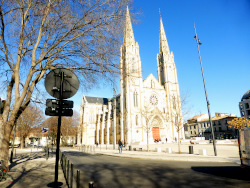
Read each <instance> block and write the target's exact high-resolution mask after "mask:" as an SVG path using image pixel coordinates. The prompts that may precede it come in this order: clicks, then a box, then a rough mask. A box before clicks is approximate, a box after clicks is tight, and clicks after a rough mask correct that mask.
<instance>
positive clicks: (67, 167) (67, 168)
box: [59, 151, 80, 188]
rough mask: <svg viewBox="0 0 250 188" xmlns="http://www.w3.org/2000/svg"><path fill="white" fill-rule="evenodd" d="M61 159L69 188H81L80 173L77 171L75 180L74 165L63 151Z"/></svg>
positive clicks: (60, 153)
mask: <svg viewBox="0 0 250 188" xmlns="http://www.w3.org/2000/svg"><path fill="white" fill-rule="evenodd" d="M59 158H60V163H61V167H62V170H63V174H64V177H65V180H66V183H67V185H68V187H69V188H73V185H76V187H77V188H79V187H80V171H79V170H76V178H74V164H73V163H71V162H70V161H69V160H68V159H67V157H66V156H65V155H64V154H63V153H62V152H61V151H60V152H59ZM74 179H75V181H74Z"/></svg>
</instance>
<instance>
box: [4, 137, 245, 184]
mask: <svg viewBox="0 0 250 188" xmlns="http://www.w3.org/2000/svg"><path fill="white" fill-rule="evenodd" d="M190 146H192V147H193V154H189V147H190ZM115 148H116V149H115V150H113V145H99V146H95V147H93V146H88V147H87V146H85V147H80V148H79V147H75V148H61V150H62V151H69V150H73V151H77V152H87V153H89V154H93V155H95V154H99V155H100V154H101V155H112V156H116V157H129V158H139V159H151V160H179V161H202V162H206V161H207V162H234V163H236V164H240V160H239V153H238V145H237V143H236V142H235V141H233V142H228V143H227V142H226V141H224V142H221V143H220V142H219V143H218V144H216V148H217V154H218V155H217V156H214V149H213V144H211V143H207V142H203V143H197V144H190V143H189V142H183V143H182V144H181V154H179V153H178V144H177V143H164V144H163V143H155V144H151V145H149V149H150V151H149V152H147V151H146V148H147V147H146V145H139V144H137V145H127V146H126V147H124V148H123V152H122V154H119V152H118V146H117V145H116V147H115ZM169 148H171V149H169ZM129 149H131V150H132V151H129ZM201 149H202V150H203V151H204V150H206V152H205V155H203V154H200V153H199V150H201ZM134 150H136V151H134ZM170 150H172V152H170V153H169V151H170ZM15 153H16V157H15V158H14V160H13V161H14V162H13V163H12V164H11V165H10V172H9V176H8V178H7V180H5V181H3V182H0V187H13V188H19V187H20V188H21V187H27V186H28V187H34V188H35V187H48V184H49V183H51V182H53V181H54V165H55V156H50V158H49V159H48V160H46V157H45V155H44V152H43V150H42V149H36V148H33V149H30V148H29V149H23V150H22V149H16V152H15ZM58 181H59V182H62V183H63V185H62V186H61V187H67V185H66V182H65V179H64V175H63V172H62V170H61V167H60V165H59V177H58Z"/></svg>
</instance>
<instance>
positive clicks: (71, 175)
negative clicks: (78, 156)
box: [70, 163, 74, 188]
mask: <svg viewBox="0 0 250 188" xmlns="http://www.w3.org/2000/svg"><path fill="white" fill-rule="evenodd" d="M70 170H71V174H70V188H72V187H73V175H74V173H73V172H74V165H73V163H71V169H70Z"/></svg>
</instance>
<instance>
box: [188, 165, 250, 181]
mask: <svg viewBox="0 0 250 188" xmlns="http://www.w3.org/2000/svg"><path fill="white" fill-rule="evenodd" d="M191 169H192V170H194V171H196V172H201V173H205V174H210V175H214V176H220V177H225V178H230V179H237V180H245V181H250V176H249V174H250V168H242V167H240V166H216V167H211V166H209V167H208V166H207V167H206V166H204V167H191Z"/></svg>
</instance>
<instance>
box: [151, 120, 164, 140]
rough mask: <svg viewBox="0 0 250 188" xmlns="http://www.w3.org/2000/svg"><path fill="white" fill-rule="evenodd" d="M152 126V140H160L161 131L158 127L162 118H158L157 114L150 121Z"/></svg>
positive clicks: (160, 125)
mask: <svg viewBox="0 0 250 188" xmlns="http://www.w3.org/2000/svg"><path fill="white" fill-rule="evenodd" d="M151 126H152V136H153V140H154V141H155V140H158V141H159V140H160V139H161V133H160V128H161V127H162V120H161V119H160V118H159V116H155V117H154V119H153V120H152V123H151Z"/></svg>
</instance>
